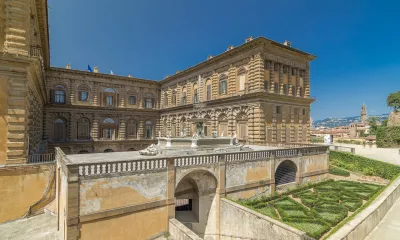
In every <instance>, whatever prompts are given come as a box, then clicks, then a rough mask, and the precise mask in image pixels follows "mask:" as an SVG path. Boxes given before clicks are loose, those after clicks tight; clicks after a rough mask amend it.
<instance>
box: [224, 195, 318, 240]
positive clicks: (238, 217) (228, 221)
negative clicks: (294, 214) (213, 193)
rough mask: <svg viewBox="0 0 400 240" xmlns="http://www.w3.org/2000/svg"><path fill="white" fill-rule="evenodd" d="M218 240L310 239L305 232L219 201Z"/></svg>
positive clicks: (246, 209) (231, 203) (239, 206)
mask: <svg viewBox="0 0 400 240" xmlns="http://www.w3.org/2000/svg"><path fill="white" fill-rule="evenodd" d="M220 218H221V219H220V224H221V225H220V239H221V240H224V239H229V240H233V239H274V240H300V239H302V240H305V239H312V238H310V237H308V236H307V235H306V233H305V232H302V231H300V230H297V229H295V228H293V227H291V226H288V225H286V224H284V223H281V222H279V221H277V220H275V219H272V218H270V217H267V216H265V215H263V214H261V213H258V212H256V211H253V210H251V209H249V208H246V207H243V206H241V205H239V204H237V203H234V202H232V201H230V200H227V199H221V213H220Z"/></svg>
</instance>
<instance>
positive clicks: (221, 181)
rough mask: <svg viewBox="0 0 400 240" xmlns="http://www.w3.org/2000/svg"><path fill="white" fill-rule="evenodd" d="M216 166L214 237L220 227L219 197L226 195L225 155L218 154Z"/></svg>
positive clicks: (217, 235)
mask: <svg viewBox="0 0 400 240" xmlns="http://www.w3.org/2000/svg"><path fill="white" fill-rule="evenodd" d="M218 157H219V158H218V168H219V174H218V186H217V191H216V194H215V198H216V199H215V200H216V206H215V218H216V228H215V229H216V233H215V234H216V239H217V240H218V239H220V238H219V234H220V228H221V217H220V213H221V197H225V196H226V183H225V179H226V177H225V174H226V160H225V155H219V156H218Z"/></svg>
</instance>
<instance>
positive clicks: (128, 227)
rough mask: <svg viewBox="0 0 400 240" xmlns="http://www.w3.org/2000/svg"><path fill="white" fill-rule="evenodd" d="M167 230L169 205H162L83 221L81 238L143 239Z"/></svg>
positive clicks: (102, 239) (106, 239)
mask: <svg viewBox="0 0 400 240" xmlns="http://www.w3.org/2000/svg"><path fill="white" fill-rule="evenodd" d="M166 231H168V213H167V207H160V208H154V209H149V210H145V211H141V212H135V213H132V214H126V215H121V216H118V217H112V218H106V219H104V220H96V221H92V222H87V223H83V224H82V225H81V233H80V234H81V235H80V236H81V237H80V239H85V240H92V239H93V240H109V239H113V240H126V239H131V240H136V239H137V240H143V239H147V238H149V237H150V236H154V235H156V234H159V233H162V232H166Z"/></svg>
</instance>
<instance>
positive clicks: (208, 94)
mask: <svg viewBox="0 0 400 240" xmlns="http://www.w3.org/2000/svg"><path fill="white" fill-rule="evenodd" d="M210 100H211V84H210V85H207V101H210Z"/></svg>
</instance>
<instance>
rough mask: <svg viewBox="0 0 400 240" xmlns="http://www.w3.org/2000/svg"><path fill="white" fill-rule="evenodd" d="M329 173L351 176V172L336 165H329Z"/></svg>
mask: <svg viewBox="0 0 400 240" xmlns="http://www.w3.org/2000/svg"><path fill="white" fill-rule="evenodd" d="M329 173H330V174H333V175H338V176H344V177H348V176H350V173H349V172H348V171H346V170H343V169H340V168H337V167H335V166H329Z"/></svg>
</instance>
